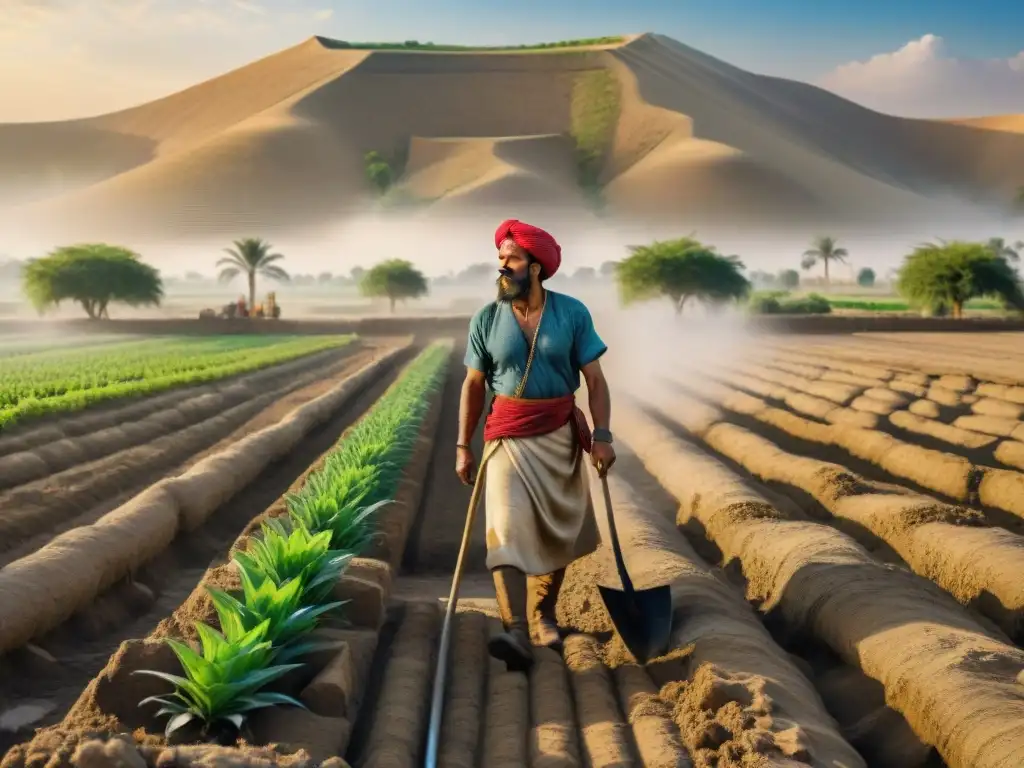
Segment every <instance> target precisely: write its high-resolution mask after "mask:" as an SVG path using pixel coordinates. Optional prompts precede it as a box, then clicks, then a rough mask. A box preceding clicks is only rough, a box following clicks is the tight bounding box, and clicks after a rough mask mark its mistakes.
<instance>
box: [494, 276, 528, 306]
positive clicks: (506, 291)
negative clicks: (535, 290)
mask: <svg viewBox="0 0 1024 768" xmlns="http://www.w3.org/2000/svg"><path fill="white" fill-rule="evenodd" d="M497 285H498V301H504V302H510V301H515V300H516V299H525V298H526V297H527V296H529V294H530V273H529V272H527V273H526V274H525V275H523V276H522V277H516V276H515V275H511V274H509V275H501V276H500V277H499V278H498V280H497Z"/></svg>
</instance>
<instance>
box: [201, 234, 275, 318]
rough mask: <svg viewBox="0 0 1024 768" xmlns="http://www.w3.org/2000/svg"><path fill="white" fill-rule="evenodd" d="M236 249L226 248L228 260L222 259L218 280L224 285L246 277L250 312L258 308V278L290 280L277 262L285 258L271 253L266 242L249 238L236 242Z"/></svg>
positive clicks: (256, 238) (269, 246)
mask: <svg viewBox="0 0 1024 768" xmlns="http://www.w3.org/2000/svg"><path fill="white" fill-rule="evenodd" d="M234 245H235V247H234V248H225V249H224V252H225V253H227V254H228V256H227V258H223V259H220V260H219V261H218V262H217V267H218V268H220V273H219V274H218V275H217V279H218V280H220V281H221V282H223V283H229V282H231V281H232V280H234V279H235V278H236V277H238V276H239V275H244V276H245V279H246V282H247V283H248V285H249V308H250V311H251V310H252V308H253V307H255V306H256V276H257V275H259V276H261V277H266V278H268V279H270V280H277V281H279V282H287V281H288V280H290V278H289V277H288V273H287V272H285V271H284V270H283V269H282V268H281V267H279V266H278V265H277V262H278V261H280V260H281V259H283V258H284V256H282V255H281V254H279V253H271V252H270V249H271V247H272V246H271V245H270V243H268V242H267V241H266V240H262V239H260V238H258V237H247V238H244V239H242V240H235V241H234Z"/></svg>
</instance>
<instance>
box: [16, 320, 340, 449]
mask: <svg viewBox="0 0 1024 768" xmlns="http://www.w3.org/2000/svg"><path fill="white" fill-rule="evenodd" d="M354 338H355V336H354V335H348V336H272V335H269V334H253V335H242V334H239V335H226V336H215V337H202V338H196V337H184V338H175V337H168V338H161V339H146V340H143V341H139V342H128V343H124V344H114V345H109V346H101V347H90V348H87V349H79V350H48V351H45V352H39V353H36V354H24V355H18V356H14V357H7V358H2V359H0V431H2V430H3V429H5V428H7V427H10V425H12V424H14V423H15V422H18V421H22V420H24V419H26V418H30V417H38V416H42V415H46V414H52V413H58V412H66V411H77V410H81V409H83V408H87V407H88V406H90V405H93V404H95V403H101V402H105V401H109V400H116V399H119V398H126V397H138V396H142V395H151V394H155V393H157V392H163V391H165V390H168V389H172V388H174V387H179V386H184V385H189V384H200V383H205V382H210V381H217V380H219V379H223V378H225V377H227V376H234V375H237V374H241V373H249V372H251V371H255V370H258V369H260V368H266V367H268V366H272V365H278V364H280V363H284V362H287V361H289V360H294V359H296V358H299V357H304V356H306V355H311V354H315V353H317V352H322V351H324V350H327V349H333V348H337V347H342V346H344V345H346V344H348V343H350V342H351V341H352V340H353V339H354Z"/></svg>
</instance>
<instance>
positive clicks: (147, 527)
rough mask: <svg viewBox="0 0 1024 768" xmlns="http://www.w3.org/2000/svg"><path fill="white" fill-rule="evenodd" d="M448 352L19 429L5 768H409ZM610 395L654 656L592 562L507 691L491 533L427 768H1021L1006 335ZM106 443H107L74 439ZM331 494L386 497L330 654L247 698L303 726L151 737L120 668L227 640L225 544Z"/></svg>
mask: <svg viewBox="0 0 1024 768" xmlns="http://www.w3.org/2000/svg"><path fill="white" fill-rule="evenodd" d="M462 353H463V350H462V349H461V348H460V346H459V345H458V344H456V345H454V346H453V345H452V344H451V343H449V342H441V343H439V344H436V345H432V346H429V347H426V348H424V347H423V346H422V345H420V344H413V343H411V342H409V341H406V340H368V339H362V340H360V341H359V343H358V345H355V346H353V347H352V348H351V349H349V348H345V349H344V350H335V351H328V352H325V353H317V354H318V355H321V354H322V355H325V356H330V355H333V356H334V357H330V358H329V362H325V363H324V364H323V365H322V366H321V367H320V368H317V369H316V370H317V372H318V374H319V376H318V377H316V379H315V380H314V381H308V382H306V383H303V379H302V374H301V373H298V372H290V371H291V370H292V369H290V368H287V366H299V365H300V364H301V362H302V360H301V359H300V360H298V361H293V362H290V363H283V364H282V365H280V366H272V367H270V368H267V369H266V370H262V371H259V372H257V373H253V374H246V375H245V376H244V377H242V378H240V379H238V380H237V383H230V384H227V383H225V384H219V385H211V386H214V387H219V388H218V389H216V391H215V392H211V393H210V394H205V393H204V394H202V395H195V394H193V395H189V396H187V397H186V396H185V395H184V393H179V392H177V391H173V390H172V391H171V392H168V393H163V394H160V395H155V396H153V397H150V398H147V399H144V400H140V401H138V402H133V403H132V404H131V405H125V406H123V407H124V408H126V409H127V408H134V409H136V410H133V411H131V412H130V413H129V412H128V411H127V410H124V411H122V412H121V416H120V418H119V417H118V411H117V409H116V408H113V407H110V406H105V407H103V408H102V409H101V410H95V411H93V410H87V411H85V412H83V413H81V414H79V415H76V416H74V417H71V418H72V419H73V420H74V421H68V422H67V425H71V424H74V425H77V426H68V428H67V429H64V428H63V427H62V431H63V436H62V437H61V438H59V441H60V442H61V443H65V444H78V445H79V450H80V451H81V454H82V455H81V456H80V457H78V458H76V459H71V458H69V457H70V456H71V453H70V449H67V450H64V451H62V452H59V453H58V452H56V451H54V452H53V454H54V456H57V455H60V456H62V457H64V459H63V463H60V462H57V463H51V462H56V459H54V458H52V457H50V456H49V454H48V453H47V452H46V451H47V447H48V446H49V445H50V444H51V443H52V442H54V441H44V440H43V439H42V438H38V439H36V438H30V437H29V433H27V432H19V433H18V435H19V436H20V437H19V439H21V440H26V439H28V442H25V443H23V444H20V445H19V447H18V449H17V451H21V452H24V453H29V452H31V453H33V455H36V456H38V457H39V458H40V459H41V460H42V461H43V462H44V463H46V466H47V468H48V471H49V473H48V474H42V475H40V474H39V472H40V471H41V470H37V471H36V473H35V474H33V473H31V472H29V473H28V474H26V475H25V476H24V477H14V476H12V475H9V474H4V475H3V476H2V480H3V482H2V485H3V487H4V490H2V491H0V526H3V535H2V536H0V542H2V543H0V558H2V560H0V563H2V566H3V567H2V568H0V650H2V651H3V652H4V653H5V655H4V656H3V657H2V658H0V744H2V745H3V747H4V748H8V751H7V754H6V756H5V757H4V760H3V763H2V765H3V768H15V767H17V768H20V767H21V766H46V767H47V768H57V767H58V766H71V765H77V766H83V767H84V766H90V768H92V767H93V766H115V765H116V766H127V765H131V766H138V767H139V768H142V766H144V765H149V766H154V767H155V766H161V768H163V767H165V766H166V767H169V766H186V765H200V764H201V765H213V764H218V765H252V766H256V765H261V766H271V765H274V764H278V765H287V766H313V765H325V766H328V768H341V767H342V766H344V765H346V764H349V765H352V766H358V767H361V768H399V767H404V766H408V767H409V768H412V767H413V766H419V765H421V764H422V760H423V755H424V741H425V733H426V727H427V721H428V717H429V697H430V686H431V682H432V678H433V671H434V668H435V665H436V655H437V646H438V639H439V636H440V631H441V623H442V616H443V609H444V599H445V597H446V596H447V591H448V578H449V576H450V571H451V568H452V567H453V565H454V563H455V559H456V554H457V551H458V547H459V540H460V537H461V533H462V521H463V516H464V514H465V510H466V504H467V502H468V497H469V489H467V488H464V487H462V486H460V485H459V484H458V483H457V481H456V480H455V479H454V472H453V466H452V465H453V449H452V446H453V445H454V443H455V441H456V422H457V413H458V400H459V390H460V385H461V374H462V367H461V360H462ZM307 364H309V363H307ZM303 370H308V369H303ZM275 371H276V373H275ZM651 375H652V376H653V375H654V374H651ZM255 376H262V377H265V378H263V379H260V380H259V387H254V386H253V385H252V384H251V382H252V381H254V379H251V378H248V377H255ZM275 376H276V377H277V378H274V377H275ZM629 383H630V382H629V380H628V379H625V380H623V381H616V380H615V379H613V382H612V384H613V424H612V425H613V431H614V432H615V435H616V444H617V448H618V451H619V457H620V458H619V462H618V463H617V465H616V467H615V468H614V469H613V472H612V476H611V480H610V484H611V492H612V498H613V502H614V506H615V511H616V515H617V523H618V528H619V532H620V536H621V537H622V538H623V541H624V545H625V548H626V552H625V556H626V561H627V566H628V567H629V570H630V573H631V575H632V576H633V578H634V581H635V582H636V583H637V586H639V587H645V586H654V585H657V584H671V585H672V594H673V605H674V616H673V633H672V643H671V650H670V652H669V653H668V654H667V655H666V656H665V657H663V658H659V659H656V660H654V661H652V662H651V663H649V664H648V665H647V666H646V667H640V666H637V665H636V664H635V663H634V661H633V660H632V659H631V657H630V656H629V653H628V651H626V650H625V648H624V647H623V646H622V644H621V641H620V640H619V639H618V638H617V637H616V636H615V635H614V632H613V631H612V628H611V624H610V621H609V619H608V617H607V615H606V613H605V611H604V608H603V606H602V603H601V600H600V597H599V594H598V592H597V589H596V585H597V584H599V583H604V584H610V585H615V586H617V584H616V581H615V576H614V570H613V568H612V567H611V562H610V561H611V558H610V555H609V553H608V552H607V550H606V549H605V548H603V547H602V548H601V549H599V550H598V551H597V552H596V553H594V554H593V555H591V556H589V557H587V558H584V559H582V560H580V561H578V562H577V563H575V564H574V565H573V566H571V567H570V569H569V572H568V574H567V577H566V583H565V586H564V588H563V591H562V594H561V598H560V601H559V606H558V614H559V619H560V623H561V624H562V625H563V626H564V627H565V629H566V630H567V632H568V636H567V639H566V643H565V649H564V652H563V653H562V654H561V655H558V654H556V653H555V652H553V651H549V650H544V651H541V652H539V653H538V663H537V664H536V665H535V667H534V669H533V670H532V671H531V673H530V674H529V675H528V676H524V675H520V674H514V673H509V672H506V671H505V670H504V668H503V665H501V664H498V663H496V662H494V661H492V660H491V659H490V658H489V657H488V656H487V652H486V639H487V637H488V635H489V634H490V633H493V632H496V631H498V630H499V626H498V621H497V618H496V609H495V606H494V592H493V588H492V587H491V585H490V582H489V577H488V575H487V573H486V571H485V569H484V536H483V521H482V515H481V516H480V517H481V519H478V522H479V523H480V524H479V525H478V527H477V530H476V532H475V549H474V552H473V553H472V556H471V557H470V560H469V566H468V570H469V572H468V573H467V575H466V579H465V581H464V583H463V589H462V600H461V601H460V607H459V613H458V614H457V619H456V626H455V631H454V635H453V638H454V639H453V648H452V654H453V659H454V662H453V664H451V665H450V669H451V677H450V680H449V682H448V689H447V698H446V707H445V716H444V720H443V723H442V731H443V733H442V738H441V754H440V765H441V766H451V767H453V768H454V767H456V766H458V767H459V768H472V767H474V766H480V767H481V768H492V767H495V768H502V767H504V766H508V767H509V768H511V767H512V766H538V767H539V766H544V767H545V768H546V767H547V766H566V767H570V766H597V767H600V768H612V767H613V766H614V767H615V768H621V767H625V766H638V767H639V766H653V767H657V768H670V767H673V768H682V767H683V766H691V765H693V766H715V767H716V768H727V767H732V766H735V767H737V768H739V767H741V766H742V767H749V766H800V765H807V766H815V767H820V768H826V767H827V768H840V767H842V768H856V767H863V766H873V767H874V766H879V767H881V768H935V767H937V766H950V768H1019V767H1020V766H1022V765H1024V338H1022V335H1020V334H960V335H950V336H943V335H937V334H906V335H904V336H902V337H901V336H897V335H885V336H878V337H872V336H867V335H864V336H850V337H844V338H822V337H815V338H797V337H788V338H783V337H779V338H775V339H766V340H765V341H764V343H762V344H760V345H759V346H758V349H757V352H756V354H750V355H745V356H743V357H742V359H741V360H740V361H737V362H728V361H722V362H721V363H719V364H715V365H711V366H705V367H703V368H702V369H701V370H700V371H699V372H698V373H696V374H695V373H694V372H692V371H691V372H689V373H687V374H685V375H679V374H672V373H666V374H665V375H664V376H663V377H661V378H657V379H654V380H652V381H645V386H644V388H643V392H642V394H641V393H639V391H636V392H631V391H630V390H629ZM232 387H235V389H232ZM242 389H246V391H247V392H248V394H245V393H243V392H242ZM236 390H237V391H236ZM229 392H232V393H233V394H231V395H229V394H228V393H229ZM257 392H258V394H257ZM203 397H214V398H225V397H233V398H234V399H233V400H222V399H218V400H217V401H216V402H217V403H218V404H217V405H212V404H210V405H206V406H204V405H202V403H201V401H202V398H203ZM161 398H162V399H161ZM174 398H178V399H174ZM193 400H195V402H194V403H193V402H192V401H193ZM580 400H581V401H583V400H585V391H581V393H580ZM189 403H191V405H189ZM256 403H258V404H256ZM147 408H149V410H147ZM204 408H205V409H206V410H204ZM237 408H249V410H243V411H239V413H238V415H237V416H233V417H229V414H231V412H232V409H237ZM403 409H405V410H403ZM172 410H173V411H175V412H176V413H177V416H175V417H173V418H171V417H170V416H168V415H167V414H169V413H170V412H171V411H172ZM161 414H162V416H161ZM203 414H206V415H205V416H204V415H203ZM154 416H161V418H154ZM89 419H94V420H95V421H93V422H90V421H88V420H89ZM225 419H228V420H227V421H224V420H225ZM232 419H233V420H232ZM217 420H221V421H217ZM214 422H216V423H217V428H216V429H213V427H212V426H209V429H210V430H211V432H210V434H209V435H206V433H203V436H196V437H195V438H194V439H189V438H187V437H183V435H184V434H185V433H187V432H188V430H189V429H195V428H196V427H195V426H191V425H200V426H201V425H211V424H213V423H214ZM61 423H63V422H61ZM160 424H165V425H166V426H164V427H160V426H159V425H160ZM134 425H145V428H146V430H149V434H150V437H149V438H148V439H145V438H144V437H143V436H142V435H143V430H141V429H139V430H138V431H137V435H138V436H135V437H130V436H129V435H132V434H133V432H132V429H131V427H132V426H134ZM161 429H162V430H163V431H160V430H161ZM110 430H119V431H120V432H123V433H125V437H123V440H124V441H125V442H124V445H123V446H122V447H121V448H120V449H117V450H108V451H106V452H105V453H103V452H100V453H96V452H94V449H92V448H89V447H88V446H86V445H85V444H84V443H83V442H82V441H86V440H89V439H90V438H93V439H95V438H94V436H95V435H101V434H104V433H105V432H110ZM214 432H216V435H215V436H214V434H213V433H214ZM9 439H11V440H13V439H15V436H11V437H10V438H9ZM118 439H122V438H118ZM161 440H164V441H165V442H164V443H161V442H160V441H161ZM76 441H78V442H77V443H76ZM479 441H480V437H479V436H478V437H477V447H478V449H479V447H480V445H479ZM119 445H120V443H119ZM2 446H3V442H2V439H0V448H2ZM122 454H124V456H123V458H120V459H118V458H117V457H119V456H121V455H122ZM5 455H17V452H16V451H14V450H9V451H6V452H5ZM0 461H2V459H0ZM35 466H38V464H36V465H35ZM360 467H362V469H360ZM374 467H375V468H376V469H374ZM118 468H121V469H120V470H119V469H118ZM119 471H120V474H118V472H119ZM26 472H27V470H26ZM360 472H364V473H365V474H359V473H360ZM346 473H348V474H346ZM353 473H354V474H353ZM355 475H359V476H360V477H365V478H369V479H368V480H366V481H365V482H366V483H367V484H366V485H363V486H360V487H362V488H363V490H364V491H365V493H366V494H368V495H366V496H365V497H360V498H365V499H369V500H373V499H391V500H393V502H394V503H391V504H388V505H386V506H384V507H381V508H380V509H379V510H378V511H377V513H375V516H374V518H373V519H372V525H373V527H374V529H375V531H376V533H377V534H378V535H376V536H374V537H372V538H371V539H367V540H361V543H360V544H359V546H358V547H356V548H354V549H352V550H351V554H353V555H354V557H353V558H352V559H351V560H350V561H348V564H347V568H346V570H345V573H344V575H343V576H342V577H341V578H340V579H339V580H338V581H337V582H336V583H335V584H334V586H333V587H332V590H333V591H332V598H331V599H334V600H345V601H347V602H346V603H345V604H344V605H343V606H342V608H341V609H340V613H341V617H342V620H339V619H338V618H336V617H330V618H325V619H324V621H323V622H322V623H321V625H320V627H319V628H317V629H315V630H314V631H313V634H314V635H315V636H316V639H319V640H331V641H332V642H333V644H332V645H330V646H329V647H327V646H325V647H324V648H323V649H320V650H315V651H311V652H310V653H309V655H308V656H306V657H304V658H303V661H304V662H305V663H304V666H303V667H302V668H300V669H299V670H295V671H293V672H290V673H288V674H287V675H286V676H285V677H283V678H281V679H280V680H278V681H277V682H275V683H273V684H272V685H271V689H273V690H275V691H280V692H283V693H286V694H288V695H291V696H294V697H295V698H297V699H298V700H299V701H300V702H301V703H302V704H303V705H304V708H300V707H295V706H290V705H285V704H279V705H276V706H272V707H268V708H265V709H261V710H258V711H256V712H254V713H253V714H252V715H251V717H250V718H249V720H248V722H247V724H246V726H245V730H244V731H243V732H242V736H243V737H244V743H243V742H235V741H234V740H233V739H234V737H232V739H230V740H228V741H229V742H230V743H227V744H226V745H221V746H212V745H209V744H196V743H193V744H188V743H185V742H187V741H188V740H187V739H179V740H178V741H181V742H182V743H177V742H176V743H174V744H171V745H169V744H168V742H167V741H166V739H165V737H164V724H165V722H166V717H164V716H160V717H157V716H156V714H155V712H154V710H155V707H150V706H148V705H147V706H143V707H140V706H139V702H141V701H142V700H143V699H145V698H146V697H147V696H152V695H166V694H167V693H168V691H169V690H170V686H169V685H168V683H166V682H165V681H163V680H157V679H154V678H151V677H142V676H137V675H132V674H131V673H132V672H134V671H138V670H158V671H163V672H166V673H171V674H182V672H181V666H180V664H179V662H178V660H177V659H176V657H175V655H174V654H173V653H172V651H171V649H170V647H169V646H168V645H167V644H166V643H165V642H164V640H165V639H166V638H173V639H178V640H181V641H185V642H192V643H193V644H196V647H198V644H197V639H198V636H197V633H196V629H195V622H196V621H197V620H198V621H204V622H206V623H208V624H211V625H212V626H215V627H216V626H217V625H218V624H217V622H218V619H217V613H216V612H215V610H214V606H213V603H212V601H211V599H210V596H209V592H208V588H209V587H216V588H218V589H222V590H227V591H232V590H239V589H241V584H242V582H241V580H240V577H239V574H238V569H237V567H236V566H235V565H232V563H231V560H230V558H231V557H232V556H233V555H234V553H237V552H240V551H243V550H245V548H246V547H247V546H249V542H251V541H252V538H251V537H253V536H256V535H258V534H259V531H260V525H261V524H262V523H265V522H266V521H267V520H270V519H274V518H279V519H280V518H285V517H286V516H288V515H295V514H298V513H297V512H296V511H295V510H296V509H297V508H298V507H297V506H296V505H297V504H299V505H300V506H301V504H300V502H301V500H302V499H303V498H305V499H306V501H307V502H308V503H312V502H311V501H310V499H314V497H315V499H318V500H319V501H318V502H317V503H318V504H320V505H321V506H322V505H323V504H324V503H326V502H327V501H330V499H327V498H326V497H325V496H324V494H325V493H328V491H327V490H325V489H334V490H332V491H330V493H331V494H334V496H333V497H332V498H333V502H332V503H335V504H337V505H343V502H344V501H345V499H347V498H349V496H346V494H350V493H351V492H350V490H346V488H348V486H345V484H344V483H342V481H341V480H339V478H341V477H343V476H346V477H352V476H355ZM346 482H347V481H346ZM339 489H340V490H339ZM593 489H594V491H595V492H596V493H599V492H600V489H599V486H598V485H597V480H596V478H594V479H593ZM317 494H319V495H317ZM297 499H298V500H299V501H297ZM597 508H598V510H599V514H598V524H599V526H600V527H601V529H602V532H603V531H604V526H605V525H606V523H605V520H604V518H603V516H602V515H601V514H600V509H601V505H600V504H598V505H597ZM36 728H41V730H39V731H38V732H34V729H36Z"/></svg>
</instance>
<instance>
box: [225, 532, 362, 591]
mask: <svg viewBox="0 0 1024 768" xmlns="http://www.w3.org/2000/svg"><path fill="white" fill-rule="evenodd" d="M289 527H290V530H289ZM261 533H262V536H259V537H257V536H251V537H250V538H249V546H248V548H247V549H246V551H245V552H236V553H235V555H234V560H235V562H236V563H237V564H238V567H239V570H240V571H241V572H242V576H243V583H244V579H245V578H249V579H251V580H252V581H253V583H254V584H255V586H257V587H258V586H260V584H262V582H263V580H264V579H269V580H270V581H272V582H273V583H274V584H275V585H276V586H278V587H280V586H283V585H284V584H285V582H287V581H290V580H292V579H298V580H299V581H300V583H301V585H302V588H301V589H302V602H303V605H316V604H318V603H321V602H323V601H324V600H325V599H326V598H327V595H329V594H330V591H331V588H332V586H333V584H334V582H335V581H337V580H338V579H339V578H340V577H341V574H342V573H343V572H344V570H345V567H346V566H347V565H348V562H349V560H351V559H352V552H350V551H349V552H344V551H339V550H334V549H331V532H330V531H320V532H311V531H308V530H306V529H305V528H303V527H302V526H301V525H292V526H286V524H285V522H284V521H283V520H281V519H280V518H272V519H270V520H267V521H266V522H264V523H263V525H262V526H261Z"/></svg>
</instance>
